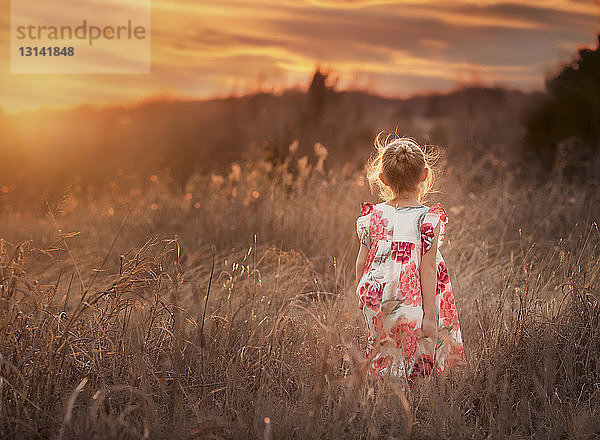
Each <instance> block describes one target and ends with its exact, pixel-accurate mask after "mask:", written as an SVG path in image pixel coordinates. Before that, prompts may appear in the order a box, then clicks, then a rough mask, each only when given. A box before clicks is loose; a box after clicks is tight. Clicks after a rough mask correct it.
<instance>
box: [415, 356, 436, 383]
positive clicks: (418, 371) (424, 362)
mask: <svg viewBox="0 0 600 440" xmlns="http://www.w3.org/2000/svg"><path fill="white" fill-rule="evenodd" d="M440 371H441V368H440V366H439V364H438V363H437V361H436V360H434V359H431V356H429V355H428V354H422V355H421V356H419V359H417V361H416V362H415V365H414V366H413V369H412V371H411V372H410V377H411V378H413V377H425V376H431V375H432V374H433V373H439V372H440Z"/></svg>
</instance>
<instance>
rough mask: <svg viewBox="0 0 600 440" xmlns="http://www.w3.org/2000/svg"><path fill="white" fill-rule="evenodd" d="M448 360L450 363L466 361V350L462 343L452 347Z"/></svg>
mask: <svg viewBox="0 0 600 440" xmlns="http://www.w3.org/2000/svg"><path fill="white" fill-rule="evenodd" d="M446 362H447V363H448V364H449V365H454V364H458V363H460V362H466V359H465V351H464V348H463V345H462V344H461V343H457V344H453V345H452V347H450V353H448V357H447V358H446Z"/></svg>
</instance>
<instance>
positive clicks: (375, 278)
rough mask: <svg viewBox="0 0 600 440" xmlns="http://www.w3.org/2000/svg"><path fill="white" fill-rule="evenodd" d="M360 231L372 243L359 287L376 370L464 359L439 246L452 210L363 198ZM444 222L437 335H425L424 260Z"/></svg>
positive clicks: (409, 370)
mask: <svg viewBox="0 0 600 440" xmlns="http://www.w3.org/2000/svg"><path fill="white" fill-rule="evenodd" d="M361 205H362V206H361V208H362V209H361V216H360V217H358V219H357V221H356V231H357V234H358V237H359V239H360V241H361V243H362V244H364V245H365V246H367V247H368V248H369V253H368V257H367V262H366V264H365V269H364V272H363V275H362V277H361V279H360V282H359V283H358V286H357V288H356V293H357V294H358V296H359V298H360V303H361V305H362V311H363V315H364V317H365V320H366V323H367V326H368V329H369V337H368V341H367V350H366V353H365V355H366V357H367V358H368V359H370V360H371V362H370V366H369V371H370V373H371V374H373V375H380V374H384V373H388V374H390V375H393V376H405V377H408V378H413V377H415V376H425V375H429V374H432V373H436V372H441V371H443V370H445V369H446V368H447V367H449V366H451V365H453V364H455V363H459V362H464V361H465V355H464V351H463V345H462V337H461V332H460V327H459V323H458V314H457V312H456V306H455V304H454V295H453V292H452V285H451V284H450V279H449V277H448V270H447V269H446V263H445V262H444V259H443V258H442V254H441V253H440V251H439V247H440V246H441V244H442V242H443V239H444V235H445V230H446V223H447V221H448V216H447V215H446V212H445V211H444V208H443V207H442V205H441V204H439V203H437V204H435V205H433V206H431V207H427V206H424V205H417V206H408V207H394V206H391V205H388V204H387V203H379V204H377V205H373V204H371V203H365V202H363V203H362V204H361ZM438 224H439V225H440V232H439V239H438V251H437V255H436V266H437V288H436V293H435V299H436V301H435V303H436V308H435V310H436V318H437V319H436V321H437V323H438V328H437V331H436V337H433V338H420V329H421V322H422V320H423V297H422V292H421V278H420V269H419V265H420V262H421V257H422V256H423V255H424V254H425V253H426V252H427V251H428V250H429V249H430V248H431V246H432V244H433V239H434V237H435V235H434V229H435V228H436V226H437V225H438Z"/></svg>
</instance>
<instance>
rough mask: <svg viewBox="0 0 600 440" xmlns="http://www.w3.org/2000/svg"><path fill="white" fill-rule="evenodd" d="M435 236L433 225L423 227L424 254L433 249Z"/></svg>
mask: <svg viewBox="0 0 600 440" xmlns="http://www.w3.org/2000/svg"><path fill="white" fill-rule="evenodd" d="M434 236H435V234H434V233H433V225H432V224H431V223H423V226H422V227H421V245H422V246H421V248H422V253H425V252H427V251H428V250H429V248H431V245H432V244H433V238H434Z"/></svg>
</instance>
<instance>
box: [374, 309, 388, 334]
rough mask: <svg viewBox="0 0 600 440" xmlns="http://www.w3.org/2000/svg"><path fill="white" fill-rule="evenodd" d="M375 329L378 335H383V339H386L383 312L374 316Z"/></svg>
mask: <svg viewBox="0 0 600 440" xmlns="http://www.w3.org/2000/svg"><path fill="white" fill-rule="evenodd" d="M373 328H374V329H375V331H376V332H377V333H378V334H382V333H383V334H382V336H381V337H382V338H385V333H384V332H383V314H382V313H381V312H379V313H377V314H376V315H375V316H373Z"/></svg>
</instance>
